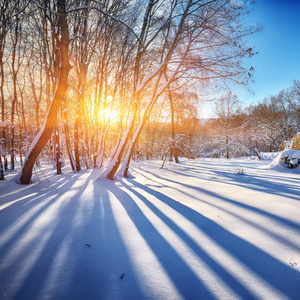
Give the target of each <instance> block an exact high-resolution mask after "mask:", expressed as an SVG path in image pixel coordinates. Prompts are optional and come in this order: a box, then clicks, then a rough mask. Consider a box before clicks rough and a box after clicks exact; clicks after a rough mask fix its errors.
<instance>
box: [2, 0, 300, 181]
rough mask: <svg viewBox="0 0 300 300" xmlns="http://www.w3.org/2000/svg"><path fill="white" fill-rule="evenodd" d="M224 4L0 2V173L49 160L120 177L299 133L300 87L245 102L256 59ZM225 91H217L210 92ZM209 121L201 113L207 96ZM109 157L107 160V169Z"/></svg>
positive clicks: (231, 4) (280, 143) (245, 10)
mask: <svg viewBox="0 0 300 300" xmlns="http://www.w3.org/2000/svg"><path fill="white" fill-rule="evenodd" d="M251 9H252V3H251V1H250V2H249V3H248V2H245V3H243V2H241V1H228V0H211V1H197V0H180V1H179V0H167V1H159V0H149V1H140V0H134V1H131V0H105V1H98V0H55V1H54V0H53V1H47V0H16V1H9V0H2V1H1V3H0V25H1V26H0V68H1V70H0V98H1V113H0V114H1V120H0V128H1V134H0V179H2V180H3V179H4V174H5V171H7V170H8V169H10V170H13V169H15V162H16V160H17V159H18V161H20V163H21V166H22V173H21V176H20V182H21V183H25V184H26V183H29V182H30V180H31V176H32V170H33V168H34V165H37V166H38V165H39V164H40V161H41V160H43V161H47V162H52V163H53V164H54V166H55V167H56V169H57V173H58V174H60V173H61V169H62V166H63V165H64V164H65V163H66V162H70V164H71V167H72V169H73V170H74V171H80V170H81V169H82V168H96V167H97V168H102V169H103V176H105V177H107V178H109V179H113V178H114V175H115V174H116V173H117V172H119V173H120V174H122V175H124V176H126V175H127V172H128V168H129V164H130V161H131V160H132V159H134V158H145V159H150V158H162V159H163V160H166V159H171V160H172V159H174V160H175V161H176V162H178V157H179V156H185V157H188V158H195V157H198V156H209V157H219V156H226V157H227V158H229V157H238V156H241V155H248V154H251V153H253V151H254V152H256V153H259V151H278V150H280V149H281V150H283V149H284V147H285V145H286V144H285V143H286V141H290V140H291V138H292V137H293V136H295V134H296V133H297V132H298V131H299V128H300V82H299V81H298V80H295V81H294V82H293V84H292V85H291V86H290V87H287V88H286V89H284V90H282V91H281V92H280V93H279V94H278V95H270V96H269V97H268V98H266V99H262V101H261V102H259V103H256V104H253V105H251V106H248V107H245V106H242V101H243V99H237V97H236V96H235V94H234V89H232V90H230V89H229V88H228V86H230V85H232V84H236V85H244V86H247V83H248V82H249V81H250V80H253V72H254V71H255V70H254V68H253V67H251V68H250V69H249V68H246V67H245V66H244V64H243V59H244V58H249V57H252V56H253V55H255V54H256V51H257V50H256V49H255V48H254V47H253V46H252V47H251V45H248V44H247V37H248V36H249V35H252V34H255V33H256V32H258V31H260V30H261V27H260V26H259V25H257V24H252V25H249V24H247V23H246V22H245V17H246V16H247V15H248V14H249V13H251ZM217 95H222V96H217ZM213 100H214V101H215V114H216V117H215V118H212V119H203V118H201V103H202V101H213ZM104 162H106V163H105V164H104Z"/></svg>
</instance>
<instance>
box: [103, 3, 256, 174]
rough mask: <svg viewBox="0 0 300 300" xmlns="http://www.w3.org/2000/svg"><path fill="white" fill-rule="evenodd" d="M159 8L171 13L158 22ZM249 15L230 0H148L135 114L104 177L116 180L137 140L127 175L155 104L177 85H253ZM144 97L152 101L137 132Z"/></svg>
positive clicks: (138, 62) (138, 54) (136, 77)
mask: <svg viewBox="0 0 300 300" xmlns="http://www.w3.org/2000/svg"><path fill="white" fill-rule="evenodd" d="M157 7H163V8H164V9H165V12H164V14H163V16H161V15H160V18H157V14H158V13H160V10H159V9H157ZM243 12H245V6H243V5H237V4H236V3H233V2H230V3H229V2H228V1H217V0H216V1H209V2H199V1H192V0H191V1H187V2H181V1H170V3H168V5H167V4H166V5H165V2H164V3H162V2H161V1H149V2H148V5H147V9H145V14H144V22H143V26H142V27H141V31H140V36H139V47H138V49H137V52H136V60H135V61H136V63H135V69H134V72H135V73H134V84H133V87H134V88H133V93H132V96H131V99H132V114H131V117H130V121H129V123H128V126H127V130H126V132H125V134H124V135H123V139H122V142H121V143H120V146H119V147H118V149H117V150H116V155H114V158H113V159H112V160H111V162H110V163H109V165H108V167H107V169H106V170H105V171H104V172H103V175H104V176H106V177H107V178H109V179H112V178H113V176H114V174H115V173H116V171H117V169H118V167H119V165H120V162H121V158H122V155H123V152H124V150H125V148H126V146H127V144H128V143H129V137H130V136H133V138H132V139H131V142H130V144H129V150H128V152H127V155H126V157H125V159H124V162H123V167H122V170H121V173H122V174H123V175H126V173H127V170H128V167H129V162H130V159H131V157H132V154H133V150H134V147H135V146H136V144H137V141H138V138H139V135H140V133H141V130H142V129H143V127H144V125H145V124H146V121H147V119H148V118H149V115H150V112H151V109H152V107H153V106H154V103H155V102H156V101H157V99H158V98H159V97H160V96H161V95H162V94H163V93H164V92H165V91H167V90H168V89H170V88H172V84H173V83H175V82H177V87H178V86H182V85H184V84H186V83H187V82H190V81H191V80H195V81H196V80H197V81H199V80H201V81H202V83H207V82H208V81H214V80H218V79H220V78H222V79H223V80H234V81H236V82H238V81H239V80H237V78H238V77H240V79H241V78H242V77H243V78H244V80H245V81H242V82H243V83H245V82H246V81H247V79H246V78H245V76H244V75H245V74H248V72H246V70H244V69H243V68H242V66H241V63H240V59H241V58H242V57H244V56H246V55H249V56H252V55H253V51H252V50H253V49H252V48H247V47H245V45H244V44H243V38H244V36H246V35H247V34H251V33H253V32H254V31H255V30H256V29H255V28H248V29H245V28H243V30H241V28H242V27H243V26H242V25H241V23H240V17H241V15H242V14H243ZM175 16H176V17H175ZM157 41H159V43H158V42H157ZM158 45H160V46H158ZM149 53H151V56H149ZM155 54H156V56H155ZM148 58H150V59H151V64H150V69H149V71H148V70H145V68H143V69H142V70H143V71H142V70H141V67H142V66H143V65H142V63H141V62H142V61H143V60H144V59H148ZM142 74H143V76H142ZM165 74H167V76H165ZM173 87H174V86H173ZM142 97H143V98H146V99H148V102H147V101H146V103H147V104H146V105H145V106H144V108H143V116H142V118H141V121H140V123H139V125H138V126H137V130H136V131H135V133H133V124H134V122H135V121H136V112H137V108H138V107H139V106H140V105H141V104H142Z"/></svg>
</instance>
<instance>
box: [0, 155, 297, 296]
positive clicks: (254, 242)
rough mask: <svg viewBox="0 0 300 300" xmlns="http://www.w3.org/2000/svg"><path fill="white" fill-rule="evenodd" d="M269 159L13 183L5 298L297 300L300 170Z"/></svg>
mask: <svg viewBox="0 0 300 300" xmlns="http://www.w3.org/2000/svg"><path fill="white" fill-rule="evenodd" d="M270 162H271V160H268V159H267V160H262V161H258V160H255V159H250V160H249V159H248V160H247V159H239V160H237V159H229V160H226V159H197V160H183V161H181V163H179V164H174V163H172V164H167V165H166V168H164V169H160V166H161V161H141V162H133V165H132V168H131V174H132V175H131V177H130V178H121V177H120V178H117V179H116V180H115V181H110V180H108V179H103V178H99V174H100V171H99V169H94V170H87V171H82V172H79V173H74V172H72V171H71V170H70V169H69V168H68V167H65V168H64V170H63V171H64V172H63V174H62V175H54V173H55V171H54V170H52V169H51V168H48V169H46V173H34V174H35V176H34V182H33V184H31V185H29V186H28V185H26V186H22V185H20V184H18V183H16V181H15V178H14V177H13V176H6V180H5V181H3V182H0V191H1V192H0V214H1V215H0V283H1V284H0V298H1V299H75V300H76V299H300V215H299V212H300V184H299V182H300V167H299V168H294V169H288V168H285V167H282V166H279V159H277V160H274V161H273V163H272V164H270ZM237 170H243V172H237ZM37 171H38V170H37ZM44 171H45V168H44ZM37 176H38V179H39V180H37ZM45 176H47V179H46V177H45Z"/></svg>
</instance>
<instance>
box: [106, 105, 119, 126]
mask: <svg viewBox="0 0 300 300" xmlns="http://www.w3.org/2000/svg"><path fill="white" fill-rule="evenodd" d="M102 114H103V117H104V120H105V121H106V122H109V123H116V122H117V121H118V118H119V113H118V111H116V110H114V109H108V108H106V109H104V110H103V111H102Z"/></svg>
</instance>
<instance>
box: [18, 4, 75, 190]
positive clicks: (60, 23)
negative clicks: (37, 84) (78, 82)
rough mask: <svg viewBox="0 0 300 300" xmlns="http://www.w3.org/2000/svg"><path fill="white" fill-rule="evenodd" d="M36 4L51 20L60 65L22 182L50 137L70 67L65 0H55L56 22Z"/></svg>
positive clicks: (26, 182)
mask: <svg viewBox="0 0 300 300" xmlns="http://www.w3.org/2000/svg"><path fill="white" fill-rule="evenodd" d="M36 4H37V5H38V6H39V7H40V8H41V9H43V10H44V12H45V18H47V20H48V21H50V22H51V28H52V34H53V35H54V37H55V39H56V41H57V43H58V47H59V48H58V55H59V57H60V64H61V67H60V74H59V80H58V83H57V88H56V92H55V94H54V96H53V99H52V103H51V105H50V108H49V112H48V116H47V120H46V122H45V123H44V125H43V127H42V128H41V130H40V132H39V134H38V135H37V136H36V138H35V139H34V141H33V143H32V144H31V146H30V148H29V150H28V152H27V154H26V158H25V164H24V166H23V168H22V172H21V177H20V182H21V183H22V184H28V183H30V180H31V176H32V169H33V166H34V163H35V161H36V159H37V157H38V156H39V154H40V152H41V151H42V149H43V148H44V146H45V145H46V143H47V142H48V140H49V139H50V137H51V134H52V132H53V131H54V128H55V125H56V120H57V113H58V110H59V108H60V107H61V104H62V101H63V99H64V97H65V93H66V90H67V87H68V75H69V72H70V69H71V66H70V63H69V52H68V46H69V31H68V21H67V15H66V0H57V2H56V9H57V16H58V20H57V23H55V22H53V20H52V19H51V18H50V16H49V15H47V8H46V7H43V6H41V5H40V4H39V3H38V2H36ZM56 28H57V29H56Z"/></svg>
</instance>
